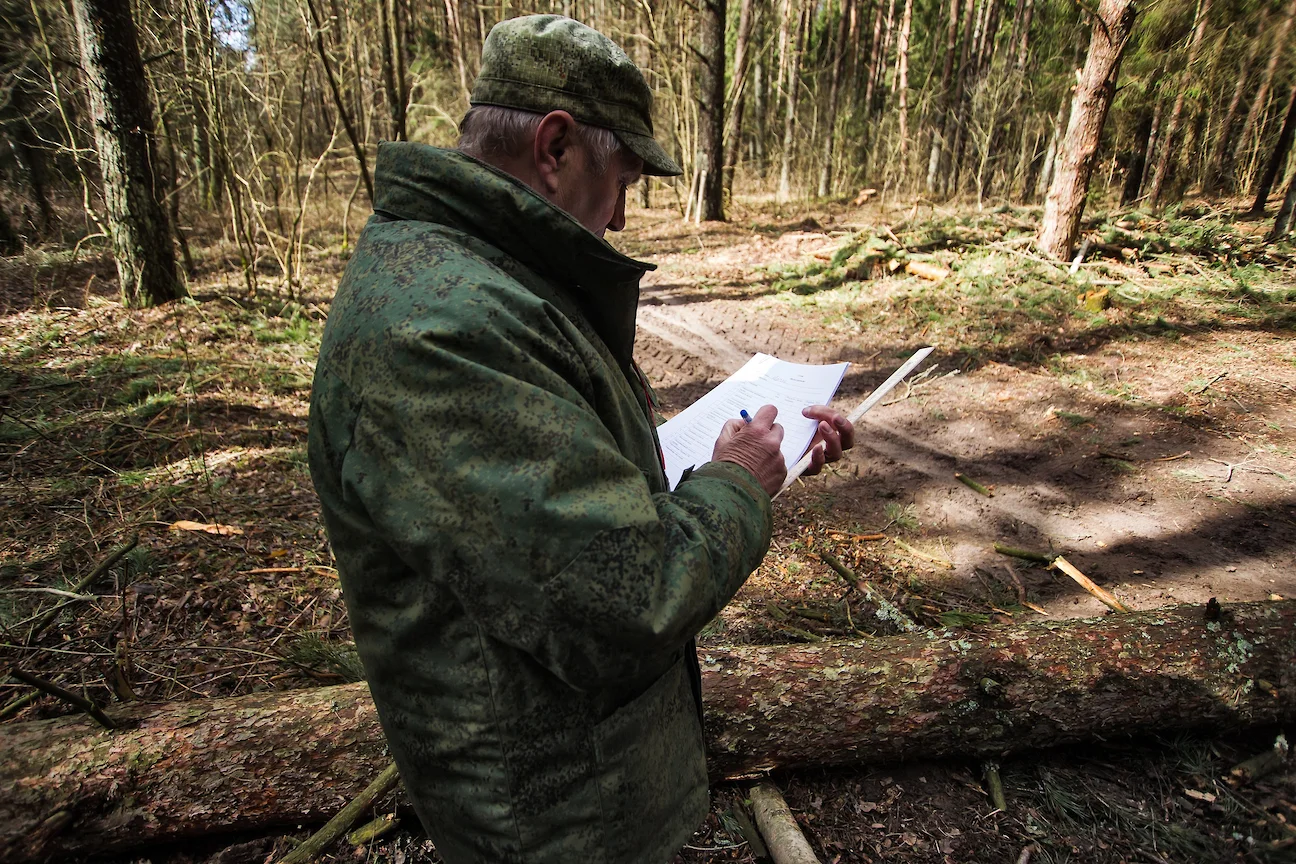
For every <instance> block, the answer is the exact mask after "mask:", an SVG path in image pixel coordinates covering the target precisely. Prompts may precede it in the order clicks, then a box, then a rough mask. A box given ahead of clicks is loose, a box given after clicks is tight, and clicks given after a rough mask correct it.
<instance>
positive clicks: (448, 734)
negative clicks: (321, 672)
mask: <svg viewBox="0 0 1296 864" xmlns="http://www.w3.org/2000/svg"><path fill="white" fill-rule="evenodd" d="M471 101H472V105H473V106H474V107H473V108H472V110H471V111H470V112H469V113H468V115H467V117H466V118H465V119H464V123H463V130H462V133H463V137H462V139H461V145H460V149H459V150H458V151H448V150H440V149H436V148H432V147H427V146H423V145H418V144H400V143H393V144H385V145H383V146H382V147H380V149H379V153H378V163H377V176H376V182H375V198H376V200H375V201H374V216H373V218H372V219H371V220H370V222H369V224H368V225H367V226H366V227H365V230H364V232H363V234H362V235H361V237H360V240H359V243H358V244H357V246H356V251H355V256H354V257H353V258H352V260H351V262H350V263H349V265H348V267H347V270H346V274H345V275H344V276H343V278H342V281H341V284H340V285H339V286H338V292H337V297H336V299H335V301H334V303H333V308H332V312H331V314H330V315H329V321H328V326H327V328H326V329H325V333H324V340H323V345H322V346H321V350H320V358H319V363H318V367H317V370H316V375H315V386H314V391H313V394H312V399H311V413H310V465H311V474H312V477H313V479H314V482H315V487H316V489H317V490H318V491H319V496H320V500H321V503H322V505H323V512H324V518H325V522H326V525H327V528H328V533H329V538H330V540H331V541H332V544H333V549H334V552H335V554H336V556H337V561H338V570H339V572H340V574H341V580H342V586H343V589H344V591H345V594H346V601H347V606H348V609H349V611H350V617H351V626H352V629H353V631H354V633H355V638H356V644H357V646H358V648H359V651H360V656H361V658H362V660H363V661H364V666H365V671H366V674H367V676H368V680H369V686H370V690H371V691H372V693H373V697H374V701H375V703H376V704H377V706H378V712H379V716H380V718H381V720H382V725H383V730H384V732H385V733H386V736H387V740H388V742H389V744H390V747H391V752H392V755H393V756H394V757H395V760H396V762H397V764H398V765H399V766H400V773H401V777H402V779H403V780H404V782H405V788H406V789H407V790H408V792H409V794H410V797H411V799H412V800H413V802H414V804H415V807H416V808H417V810H418V813H419V816H420V818H421V819H422V821H423V823H424V825H425V827H426V828H427V831H428V833H429V835H430V836H431V837H432V839H433V841H434V842H435V843H436V846H437V849H438V851H439V852H440V854H441V855H442V856H443V857H444V859H445V860H446V861H447V862H449V864H470V862H481V864H522V862H527V864H532V862H536V864H539V862H553V864H581V862H588V864H616V862H642V864H663V862H665V861H667V860H669V859H670V858H671V856H672V855H673V854H674V853H675V851H676V850H678V849H679V847H680V846H681V844H683V843H684V842H685V841H686V840H687V839H688V837H689V835H690V833H691V832H692V831H693V830H694V829H695V828H696V827H697V826H698V824H699V822H700V821H701V819H702V818H703V816H704V815H705V812H706V808H707V777H706V764H705V760H704V754H703V745H702V724H701V693H700V677H699V674H698V670H697V661H696V658H695V656H694V654H693V650H692V639H693V637H694V635H695V634H696V633H697V632H698V630H700V629H701V628H702V626H703V625H704V624H706V622H707V621H708V620H710V619H711V618H712V617H713V616H714V615H715V614H716V613H717V612H719V611H720V609H721V607H723V606H724V605H725V603H726V602H727V601H728V600H729V598H731V597H732V596H733V595H734V593H735V592H736V591H737V590H738V588H739V587H740V586H741V585H742V584H743V581H744V580H745V579H746V578H747V577H748V575H749V574H750V573H751V572H752V571H753V570H754V569H755V568H756V567H757V566H758V565H759V563H760V561H761V557H762V556H763V555H764V553H765V550H766V548H767V546H768V544H769V539H770V528H771V508H770V495H771V494H772V493H773V492H775V491H776V490H777V489H778V488H779V485H780V483H781V481H782V479H783V477H784V475H785V467H784V463H783V459H782V457H781V456H780V455H779V450H778V445H779V441H780V439H781V438H782V429H781V427H780V426H778V425H777V424H775V423H774V419H775V416H774V415H775V410H774V409H773V407H772V406H766V407H764V408H762V409H761V410H760V411H758V412H757V413H756V416H755V418H754V419H753V422H751V423H750V424H745V423H742V422H739V421H734V422H732V423H730V424H729V425H727V426H726V427H725V428H724V430H723V431H722V433H721V435H720V437H719V440H718V441H717V442H716V446H715V452H714V461H712V462H709V463H707V464H705V465H701V466H697V467H696V468H695V470H693V471H692V472H691V473H689V474H687V475H686V477H685V478H684V479H683V480H682V481H681V482H680V483H679V484H678V487H677V488H676V489H675V490H673V491H672V490H670V489H668V488H667V485H666V479H665V476H664V474H663V471H662V463H661V455H660V452H659V449H658V446H657V439H656V434H655V432H654V424H653V417H654V416H655V410H654V404H653V397H652V391H651V390H650V389H649V387H648V384H647V382H646V381H645V380H644V378H643V376H642V374H641V373H640V372H639V371H638V368H637V367H636V366H635V364H634V362H633V360H632V359H631V352H632V347H633V342H634V326H635V310H636V305H637V302H638V296H639V287H638V286H639V279H640V277H641V276H642V275H643V273H644V272H645V271H646V270H647V269H649V267H648V265H645V264H641V263H639V262H637V261H633V260H631V259H629V258H626V257H624V256H622V255H620V254H618V253H617V252H616V251H615V250H613V249H612V247H611V246H609V245H608V244H607V243H606V242H604V241H603V239H602V237H603V233H604V231H606V230H613V231H617V230H620V229H621V228H622V226H623V225H624V224H625V192H626V187H627V186H628V185H629V184H631V183H633V182H634V181H635V180H637V179H638V177H639V175H640V173H641V172H642V173H648V174H658V175H670V174H678V173H679V171H680V169H679V168H678V166H677V165H676V164H675V163H674V162H673V161H672V160H671V159H670V157H668V156H667V155H666V153H665V152H664V151H663V150H662V149H661V148H660V147H659V146H658V145H657V144H656V142H655V141H654V140H653V137H652V119H651V118H652V108H651V105H652V97H651V95H650V92H649V90H648V88H647V86H646V85H645V83H644V80H643V77H642V76H641V75H640V73H639V70H638V69H637V68H635V66H634V64H633V63H631V62H630V60H629V59H628V58H627V57H626V55H625V54H624V53H623V52H622V51H621V50H620V49H619V48H618V47H617V46H616V45H614V44H613V43H612V42H611V41H609V40H608V39H607V38H606V37H604V36H602V35H601V34H599V33H597V32H595V31H593V30H591V29H590V28H588V27H585V26H583V25H581V24H578V23H576V22H575V21H571V20H569V19H566V18H560V17H557V16H530V17H526V18H519V19H514V20H511V21H506V22H503V23H501V24H499V25H498V26H497V27H495V28H494V29H493V30H492V31H491V33H490V36H489V38H488V39H487V40H486V44H485V47H484V50H483V58H482V69H481V74H480V76H479V77H478V78H477V81H476V82H475V84H474V86H473V91H472V100H471ZM808 416H814V417H818V418H820V419H821V420H822V421H824V422H821V424H820V427H821V428H820V438H821V440H822V443H823V449H824V450H825V451H826V454H825V456H823V457H819V458H817V460H816V461H817V464H822V462H823V461H824V459H825V458H827V459H833V458H836V457H838V456H840V455H841V450H842V447H843V446H847V447H848V446H850V439H851V435H852V430H851V428H850V424H849V423H848V422H847V421H846V420H845V418H844V417H842V416H841V415H840V414H838V413H837V412H835V411H832V410H831V409H828V408H825V407H816V408H814V409H808ZM816 467H817V465H816Z"/></svg>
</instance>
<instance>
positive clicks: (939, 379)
mask: <svg viewBox="0 0 1296 864" xmlns="http://www.w3.org/2000/svg"><path fill="white" fill-rule="evenodd" d="M668 230H671V229H670V226H669V222H668V221H659V222H651V220H650V225H649V227H648V228H646V229H645V231H644V237H643V238H642V239H640V240H639V245H640V246H641V251H651V250H652V249H653V248H660V247H661V246H662V245H663V244H662V243H661V242H660V240H659V241H657V242H654V240H653V238H654V236H657V237H660V236H661V234H662V232H664V231H668ZM840 236H841V235H840V234H839V235H836V236H834V235H832V234H829V233H825V232H821V233H814V232H793V233H791V234H787V235H783V236H781V237H776V238H769V237H764V236H761V235H757V234H745V233H744V232H741V230H735V229H733V228H728V229H717V230H714V231H707V230H705V229H704V230H702V231H698V232H696V233H695V234H694V235H692V238H691V239H692V240H693V242H695V243H697V245H698V246H699V247H700V248H697V249H692V248H688V247H687V246H685V247H684V248H683V249H682V250H681V251H671V250H672V248H673V247H672V246H671V245H670V244H669V243H666V244H664V245H665V249H666V251H665V252H663V254H661V255H658V256H655V257H654V256H652V255H648V256H646V257H648V258H649V259H650V260H655V262H656V263H658V264H659V266H660V269H659V270H658V271H656V272H654V273H652V274H650V275H649V276H648V278H647V279H645V283H644V289H643V296H642V300H641V306H640V318H639V324H640V337H639V343H638V351H637V353H638V356H639V359H640V362H641V363H642V365H643V366H644V367H645V370H646V371H647V373H648V375H649V376H650V377H651V378H652V380H653V381H654V383H655V384H656V385H657V387H658V389H659V391H660V392H661V394H662V397H663V401H664V403H665V404H666V407H667V408H668V410H669V411H671V412H673V411H677V410H679V409H680V408H682V407H683V406H685V405H687V404H689V403H690V402H692V401H693V400H694V399H696V398H697V397H698V396H700V395H701V394H702V393H704V392H705V391H706V390H707V389H709V388H710V387H711V386H714V385H715V384H716V383H718V381H720V380H722V379H723V378H724V376H725V375H727V374H729V373H730V372H732V371H733V370H734V369H736V368H738V366H740V365H741V364H742V363H743V362H745V360H746V359H747V358H748V357H750V356H751V354H752V353H754V352H756V351H765V352H767V353H771V354H775V355H776V356H779V357H781V358H783V359H786V360H793V361H798V362H809V363H819V362H828V361H833V360H850V361H852V363H853V364H855V365H853V366H852V369H851V371H850V372H849V373H848V376H847V379H846V381H845V382H844V385H843V387H842V390H841V391H840V393H839V398H838V404H839V405H841V406H844V407H850V406H853V405H854V404H856V403H857V402H858V401H859V399H860V398H862V395H863V394H865V393H867V392H868V391H870V390H871V389H872V388H873V387H874V386H875V385H876V384H877V383H879V382H880V381H881V380H882V378H883V377H884V376H885V375H886V374H887V373H889V371H890V370H891V369H892V368H894V366H895V365H898V363H899V362H900V359H899V358H900V357H902V356H904V355H905V354H907V353H908V352H909V351H910V350H912V349H913V348H916V347H918V346H919V345H921V344H923V343H922V342H921V341H919V340H918V339H916V338H910V339H905V340H903V341H902V342H897V340H896V334H895V333H894V332H888V331H887V330H885V329H882V328H879V329H878V331H877V332H870V331H869V330H868V329H867V328H865V329H863V330H861V331H860V332H848V333H843V332H842V331H841V328H840V327H833V326H828V325H827V324H825V320H824V316H822V315H819V314H817V313H816V310H815V308H814V307H813V306H810V307H803V306H796V305H793V304H789V303H787V302H784V297H786V296H787V295H779V294H775V293H772V292H771V290H770V289H769V288H768V287H767V284H766V283H768V281H769V279H768V276H767V275H766V272H767V271H768V268H770V267H771V266H773V265H776V264H778V263H780V261H787V260H793V261H795V260H797V259H802V260H805V259H813V258H814V256H815V255H816V254H818V255H819V256H820V257H823V253H824V250H830V249H831V248H833V247H834V246H835V245H836V244H838V243H839V242H840ZM902 275H903V274H902ZM905 343H907V344H905ZM962 347H963V346H959V345H943V344H940V343H937V348H938V350H937V353H936V354H935V355H934V358H933V359H934V363H935V366H936V371H935V372H934V373H933V374H931V375H929V376H928V377H927V378H926V379H924V380H923V381H922V382H920V383H919V384H918V385H917V386H916V387H914V388H913V389H912V390H910V391H908V393H907V394H906V393H905V392H904V391H902V392H901V393H900V396H899V397H898V398H897V399H896V400H893V401H892V404H887V405H884V406H881V407H879V408H878V409H877V410H875V411H874V412H873V413H872V414H871V415H870V416H869V417H868V418H867V420H866V422H865V424H864V426H863V428H862V429H861V435H860V441H859V444H858V446H857V447H856V449H855V451H854V453H852V454H851V456H850V457H849V459H848V460H847V461H846V462H844V463H843V465H842V466H841V467H840V470H838V471H836V472H834V473H833V474H832V475H830V476H829V477H827V478H825V479H815V480H812V481H809V482H808V483H807V485H806V486H805V487H804V488H802V489H801V490H800V491H799V493H798V495H797V497H795V498H793V499H792V501H791V502H789V503H788V504H786V505H783V506H785V507H794V506H804V505H805V503H806V501H807V499H814V498H822V499H825V500H826V501H827V506H828V508H829V510H828V513H827V515H826V517H825V518H826V521H827V522H828V523H830V524H835V525H836V526H837V527H839V528H840V529H842V530H846V531H851V530H855V531H861V530H865V529H868V528H870V527H872V528H876V527H877V526H880V525H882V524H883V523H884V522H885V521H886V518H885V517H884V515H883V511H884V506H885V504H886V503H887V502H901V503H903V504H912V505H913V507H914V515H915V516H916V517H917V519H918V520H919V522H920V523H921V530H920V531H919V532H918V536H917V537H916V538H915V539H912V540H911V541H910V542H911V545H912V546H913V547H914V548H917V549H919V551H920V552H924V553H926V554H927V555H930V556H931V557H932V558H937V559H944V560H947V561H949V562H950V563H951V564H952V565H953V566H952V569H951V570H950V571H949V572H948V573H947V574H944V578H949V577H951V576H952V577H954V578H955V579H956V580H957V581H958V582H961V583H964V584H965V585H967V586H969V587H971V588H976V587H977V586H978V583H979V582H982V583H983V582H984V580H985V579H986V577H988V576H989V577H991V578H997V576H998V575H999V574H1003V575H1004V577H1005V579H1009V578H1011V577H1008V576H1007V575H1006V571H1005V569H1004V568H1005V567H1006V566H1008V567H1013V566H1014V565H1017V566H1016V567H1015V570H1016V571H1021V570H1022V569H1023V568H1022V567H1021V566H1020V565H1021V563H1022V562H1016V561H1013V560H1012V559H1008V558H1005V557H1003V556H1001V555H997V554H995V553H994V552H993V550H992V544H993V543H994V542H996V541H999V542H1003V543H1007V544H1011V545H1013V546H1018V547H1023V548H1027V549H1032V550H1036V551H1041V552H1049V551H1052V552H1055V553H1066V554H1067V556H1068V558H1069V560H1071V561H1072V563H1074V564H1075V565H1076V566H1078V567H1080V568H1081V569H1082V570H1083V571H1084V572H1085V573H1087V574H1088V575H1090V576H1091V577H1092V578H1094V579H1095V580H1096V581H1098V582H1099V583H1102V584H1104V585H1106V586H1107V587H1108V588H1109V589H1111V590H1113V591H1115V592H1116V593H1117V595H1118V596H1120V597H1122V598H1124V599H1125V600H1126V601H1127V602H1128V603H1130V604H1131V605H1133V606H1134V607H1136V608H1148V607H1155V606H1159V605H1164V604H1169V603H1177V602H1205V601H1206V600H1207V599H1208V598H1210V597H1212V596H1218V597H1219V598H1220V599H1221V600H1256V599H1264V598H1266V597H1268V596H1270V595H1271V594H1279V595H1282V596H1291V595H1293V594H1296V567H1294V566H1293V565H1294V564H1296V556H1294V554H1293V553H1294V550H1296V483H1294V482H1293V479H1294V478H1296V453H1294V452H1293V446H1292V445H1293V437H1292V435H1291V430H1292V429H1296V410H1293V401H1294V400H1293V398H1292V397H1293V394H1296V389H1293V388H1296V366H1294V365H1293V362H1292V354H1293V349H1292V347H1291V342H1290V340H1289V339H1288V338H1286V337H1284V336H1283V335H1282V334H1279V333H1269V332H1265V331H1264V330H1262V329H1255V330H1232V331H1215V332H1209V331H1207V332H1199V333H1194V334H1191V335H1189V336H1188V337H1187V338H1182V339H1177V340H1168V339H1153V340H1122V341H1119V342H1117V341H1113V342H1110V343H1108V344H1107V345H1105V346H1101V347H1099V349H1098V350H1096V351H1093V352H1088V353H1085V352H1070V353H1061V352H1058V353H1057V354H1056V355H1055V356H1053V357H1052V358H1051V359H1050V360H1049V361H1048V362H1047V363H1043V364H1041V363H1025V364H1023V363H1005V362H994V361H991V362H984V363H979V364H977V363H968V362H967V360H966V357H962V358H960V357H959V356H957V354H958V351H959V349H960V348H962ZM1221 373H1222V374H1221ZM1198 379H1205V381H1206V384H1205V386H1202V385H1201V384H1199V383H1196V382H1197V381H1198ZM1212 379H1213V380H1212ZM1115 386H1119V387H1120V388H1122V389H1123V391H1124V393H1125V395H1124V397H1123V398H1118V397H1116V396H1112V395H1109V394H1108V393H1106V392H1104V390H1110V389H1111V388H1112V387H1115ZM1194 391H1197V392H1194ZM906 396H907V398H904V397H906ZM955 472H961V473H963V474H966V475H968V476H970V477H973V478H976V479H977V480H978V481H980V482H981V483H983V484H986V485H989V486H991V487H992V488H993V490H994V497H992V498H986V497H983V496H981V495H979V494H977V493H976V492H973V491H972V490H971V489H969V488H967V487H966V486H964V485H962V484H960V483H959V482H957V481H956V480H955V478H954V473H955ZM821 503H822V502H821ZM913 561H914V563H916V564H919V565H921V566H922V567H924V568H926V569H927V570H929V571H930V570H932V569H933V568H931V567H930V564H931V562H930V561H927V560H925V559H923V558H921V557H919V558H915V559H913ZM934 569H935V570H936V571H939V570H941V569H942V568H940V567H936V568H934ZM1026 579H1027V582H1028V583H1029V584H1028V585H1027V587H1028V593H1029V595H1030V596H1031V598H1032V599H1033V600H1034V601H1035V602H1037V603H1038V604H1040V605H1042V606H1043V607H1044V608H1045V609H1046V611H1047V612H1048V613H1049V614H1050V615H1053V616H1073V615H1092V614H1098V613H1100V612H1102V611H1103V607H1102V606H1101V604H1100V603H1099V602H1098V601H1097V600H1096V599H1094V598H1092V597H1090V596H1089V595H1087V594H1086V593H1084V592H1083V591H1081V590H1080V589H1079V588H1078V587H1077V586H1075V585H1074V584H1073V583H1071V582H1070V581H1069V580H1066V579H1061V578H1059V577H1056V576H1054V575H1051V574H1049V573H1046V572H1044V571H1040V570H1033V571H1029V572H1027V573H1026ZM977 590H980V589H979V588H977Z"/></svg>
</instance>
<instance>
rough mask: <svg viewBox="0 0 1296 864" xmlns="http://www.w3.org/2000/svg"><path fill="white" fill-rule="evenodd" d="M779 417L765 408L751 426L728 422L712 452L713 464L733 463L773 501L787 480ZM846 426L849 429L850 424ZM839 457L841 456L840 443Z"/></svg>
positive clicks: (772, 409)
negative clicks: (748, 472)
mask: <svg viewBox="0 0 1296 864" xmlns="http://www.w3.org/2000/svg"><path fill="white" fill-rule="evenodd" d="M806 410H807V411H808V410H809V409H806ZM777 416H778V409H777V408H775V407H774V406H773V405H765V406H762V407H761V409H760V410H759V411H757V412H756V416H754V417H752V420H751V422H750V423H745V422H743V421H742V420H730V421H728V422H727V423H725V425H724V428H722V429H721V430H720V437H719V438H717V439H716V443H715V449H714V450H713V451H712V452H711V460H712V461H713V462H732V463H734V464H735V465H741V466H742V467H744V468H746V469H747V470H748V471H750V472H751V473H752V476H754V477H755V478H756V482H757V483H759V484H760V485H761V488H762V489H764V490H765V491H766V492H768V493H769V495H770V497H773V496H774V495H775V494H776V493H777V492H778V491H779V489H780V488H782V486H783V478H784V477H786V476H787V463H786V462H785V461H784V460H783V454H782V453H781V452H780V451H779V445H780V444H782V443H783V427H782V426H780V425H779V424H777V423H775V422H774V418H775V417H777ZM806 416H810V415H808V414H807V415H806ZM842 419H843V420H845V419H846V418H844V417H843V418H842ZM821 425H822V424H821ZM846 425H847V428H849V427H850V424H849V423H847V424H846ZM837 455H838V456H840V455H841V445H840V443H839V444H838V447H837ZM821 464H822V463H821Z"/></svg>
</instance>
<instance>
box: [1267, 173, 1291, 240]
mask: <svg viewBox="0 0 1296 864" xmlns="http://www.w3.org/2000/svg"><path fill="white" fill-rule="evenodd" d="M1293 209H1296V172H1293V173H1292V177H1291V180H1290V181H1288V183H1287V194H1286V195H1284V196H1283V203H1282V206H1281V207H1279V208H1278V213H1277V214H1276V215H1275V216H1274V224H1273V228H1272V229H1271V230H1270V231H1269V237H1268V238H1267V239H1268V242H1270V243H1274V242H1276V241H1278V240H1281V239H1282V238H1284V237H1286V236H1287V231H1288V229H1290V228H1291V216H1292V210H1293Z"/></svg>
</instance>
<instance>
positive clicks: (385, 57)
mask: <svg viewBox="0 0 1296 864" xmlns="http://www.w3.org/2000/svg"><path fill="white" fill-rule="evenodd" d="M378 29H379V30H380V31H382V39H381V43H382V72H383V84H384V88H383V89H385V90H386V92H387V111H388V115H389V118H388V119H389V122H390V124H391V136H392V140H394V141H404V140H405V134H406V133H405V102H406V98H407V91H406V88H405V74H404V69H403V68H402V64H401V63H400V62H399V58H400V57H401V56H402V55H403V54H404V51H405V46H404V44H403V43H402V41H401V30H400V19H399V16H398V12H397V8H396V0H378Z"/></svg>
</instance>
